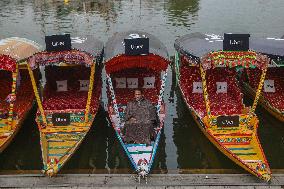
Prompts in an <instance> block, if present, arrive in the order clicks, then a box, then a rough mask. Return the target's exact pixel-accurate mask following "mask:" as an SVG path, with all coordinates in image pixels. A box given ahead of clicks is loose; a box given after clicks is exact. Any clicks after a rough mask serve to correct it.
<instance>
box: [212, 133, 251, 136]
mask: <svg viewBox="0 0 284 189" xmlns="http://www.w3.org/2000/svg"><path fill="white" fill-rule="evenodd" d="M213 135H214V136H251V135H252V134H245V133H227V134H213Z"/></svg>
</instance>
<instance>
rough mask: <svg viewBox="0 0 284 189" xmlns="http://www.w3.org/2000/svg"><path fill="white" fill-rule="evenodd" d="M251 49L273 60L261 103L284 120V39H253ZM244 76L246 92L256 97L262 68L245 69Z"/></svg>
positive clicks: (269, 66)
mask: <svg viewBox="0 0 284 189" xmlns="http://www.w3.org/2000/svg"><path fill="white" fill-rule="evenodd" d="M251 49H253V50H255V51H256V52H260V53H264V54H266V55H267V56H268V57H269V58H271V60H272V61H271V62H270V64H269V65H268V68H267V73H266V77H265V80H264V86H263V90H262V93H261V95H260V97H259V104H260V105H261V106H262V107H263V108H265V109H266V110H267V111H268V112H269V113H270V114H272V115H273V116H274V117H276V118H277V119H279V120H280V121H282V122H284V39H275V38H266V39H253V40H251ZM242 76H243V78H242V81H243V85H242V86H243V88H244V92H245V93H246V94H248V96H250V97H251V98H254V97H255V94H256V91H257V81H258V80H259V78H260V76H261V70H259V69H245V70H244V72H243V74H242Z"/></svg>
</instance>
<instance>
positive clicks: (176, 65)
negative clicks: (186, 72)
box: [175, 52, 180, 85]
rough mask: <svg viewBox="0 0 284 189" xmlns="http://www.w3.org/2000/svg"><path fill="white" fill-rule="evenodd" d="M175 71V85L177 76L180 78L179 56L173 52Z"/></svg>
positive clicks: (177, 79)
mask: <svg viewBox="0 0 284 189" xmlns="http://www.w3.org/2000/svg"><path fill="white" fill-rule="evenodd" d="M175 71H176V81H177V82H176V85H177V84H178V83H179V78H180V57H179V53H178V52H176V53H175Z"/></svg>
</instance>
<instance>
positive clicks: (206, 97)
mask: <svg viewBox="0 0 284 189" xmlns="http://www.w3.org/2000/svg"><path fill="white" fill-rule="evenodd" d="M200 74H201V78H202V88H203V97H204V101H205V106H206V112H207V115H208V118H209V119H210V117H211V111H210V102H209V98H208V92H207V84H206V73H205V71H204V69H203V67H202V64H200Z"/></svg>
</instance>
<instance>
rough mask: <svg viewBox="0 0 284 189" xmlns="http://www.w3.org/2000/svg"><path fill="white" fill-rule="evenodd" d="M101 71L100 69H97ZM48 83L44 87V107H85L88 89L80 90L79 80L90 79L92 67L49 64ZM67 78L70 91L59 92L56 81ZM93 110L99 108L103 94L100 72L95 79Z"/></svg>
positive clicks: (58, 108)
mask: <svg viewBox="0 0 284 189" xmlns="http://www.w3.org/2000/svg"><path fill="white" fill-rule="evenodd" d="M97 71H98V72H99V70H97ZM45 73H46V79H47V83H46V86H45V89H44V98H43V108H44V109H45V110H66V109H83V110H84V109H85V108H86V103H87V98H88V91H79V80H89V79H90V68H87V67H85V66H74V67H57V66H47V67H46V70H45ZM59 80H67V83H68V84H67V85H68V91H65V92H57V91H56V81H59ZM94 82H95V83H94V89H93V96H92V101H91V112H94V111H95V110H97V108H98V106H99V103H100V102H99V98H100V95H101V79H100V74H96V77H95V80H94Z"/></svg>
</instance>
